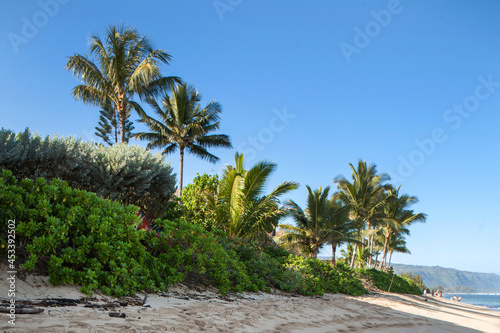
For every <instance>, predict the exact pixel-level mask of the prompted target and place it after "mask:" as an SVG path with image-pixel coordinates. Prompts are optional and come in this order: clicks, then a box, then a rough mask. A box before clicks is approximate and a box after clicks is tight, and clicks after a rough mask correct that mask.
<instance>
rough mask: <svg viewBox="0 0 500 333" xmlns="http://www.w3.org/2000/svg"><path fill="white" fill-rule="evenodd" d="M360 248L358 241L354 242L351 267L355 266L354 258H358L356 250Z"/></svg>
mask: <svg viewBox="0 0 500 333" xmlns="http://www.w3.org/2000/svg"><path fill="white" fill-rule="evenodd" d="M357 250H358V243H355V244H354V248H353V250H352V258H351V264H350V265H349V266H350V267H353V266H354V258H356V251H357Z"/></svg>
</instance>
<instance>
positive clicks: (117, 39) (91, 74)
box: [66, 25, 180, 142]
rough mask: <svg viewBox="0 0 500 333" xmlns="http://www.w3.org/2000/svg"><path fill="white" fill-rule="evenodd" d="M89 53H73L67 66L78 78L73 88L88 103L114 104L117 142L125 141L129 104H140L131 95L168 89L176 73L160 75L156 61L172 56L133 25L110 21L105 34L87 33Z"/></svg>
mask: <svg viewBox="0 0 500 333" xmlns="http://www.w3.org/2000/svg"><path fill="white" fill-rule="evenodd" d="M90 56H91V57H92V56H93V58H94V59H92V58H89V57H87V56H84V55H81V54H74V55H73V56H71V57H69V59H68V62H67V64H66V69H67V70H70V71H71V72H72V73H73V75H75V76H76V77H77V78H78V79H80V80H81V82H82V84H80V85H78V86H76V87H75V88H73V91H72V94H73V96H74V97H75V99H77V100H81V101H82V102H83V103H85V104H87V105H91V106H98V107H102V106H103V105H105V103H106V102H108V101H110V102H111V103H112V104H113V105H114V106H115V108H116V112H117V114H118V119H119V123H120V128H121V131H120V142H125V141H126V129H125V128H126V121H127V109H128V106H129V104H131V105H132V106H133V107H134V108H139V107H140V106H139V104H137V103H136V102H134V101H133V100H132V98H133V97H134V96H135V95H138V96H139V97H140V98H145V97H152V96H156V95H157V94H158V93H160V92H161V91H164V90H165V89H168V88H169V87H170V86H172V85H173V84H174V83H176V82H180V79H179V78H178V77H174V76H169V77H162V75H161V73H160V69H159V67H158V66H159V64H161V63H164V64H168V63H169V61H170V60H171V56H170V55H169V54H168V53H167V52H165V51H164V50H155V49H153V47H152V45H151V42H150V40H149V38H148V37H147V36H145V37H141V36H140V35H139V33H138V32H137V30H136V29H134V28H126V27H125V26H123V25H121V26H118V27H116V26H114V25H110V26H109V27H108V28H107V30H106V37H105V38H104V40H103V39H101V37H100V36H99V35H97V34H93V35H91V37H90Z"/></svg>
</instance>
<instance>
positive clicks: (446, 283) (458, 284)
mask: <svg viewBox="0 0 500 333" xmlns="http://www.w3.org/2000/svg"><path fill="white" fill-rule="evenodd" d="M391 266H392V267H394V273H396V274H398V275H400V274H402V273H405V272H410V273H411V274H419V275H420V276H421V277H422V280H423V281H424V284H425V285H426V286H427V287H428V288H431V289H432V288H436V287H438V286H439V287H441V289H442V290H443V291H444V292H457V293H458V292H463V293H473V292H483V293H498V292H500V275H498V274H494V273H477V272H468V271H459V270H457V269H454V268H444V267H440V266H415V265H402V264H392V265H391Z"/></svg>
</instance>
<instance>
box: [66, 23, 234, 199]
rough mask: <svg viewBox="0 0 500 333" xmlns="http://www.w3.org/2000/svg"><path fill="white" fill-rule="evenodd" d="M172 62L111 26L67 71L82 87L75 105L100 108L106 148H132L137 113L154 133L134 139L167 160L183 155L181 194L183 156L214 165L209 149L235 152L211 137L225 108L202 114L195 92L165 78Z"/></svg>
mask: <svg viewBox="0 0 500 333" xmlns="http://www.w3.org/2000/svg"><path fill="white" fill-rule="evenodd" d="M171 58H172V57H171V55H170V54H168V53H167V52H166V51H164V50H156V49H154V48H153V47H152V44H151V42H150V39H149V37H147V36H141V35H140V34H139V33H138V32H137V30H136V29H134V28H126V27H125V26H123V25H121V26H118V27H117V26H113V25H111V26H109V27H108V29H107V30H106V37H105V39H104V40H103V39H101V37H100V36H99V35H96V34H94V35H91V37H90V57H87V56H85V55H81V54H74V55H73V56H71V57H69V59H68V62H67V64H66V69H68V70H71V71H72V73H73V75H75V76H76V77H77V78H78V79H80V80H81V82H82V84H80V85H77V86H76V87H75V88H74V89H73V91H72V93H73V96H74V97H75V99H77V100H81V101H82V102H83V103H85V104H87V105H90V106H97V107H100V108H102V111H101V117H100V123H99V126H98V127H96V130H97V132H96V134H97V135H98V136H99V137H101V138H102V139H103V140H104V141H105V142H106V143H108V144H110V145H111V144H115V143H118V142H120V143H128V141H129V139H130V138H131V137H132V133H131V131H132V130H133V126H132V122H131V121H130V120H129V117H130V114H131V110H132V109H133V110H135V111H137V113H138V114H139V116H140V117H141V120H140V121H141V122H143V123H145V124H146V125H147V126H148V128H149V130H150V131H149V132H144V133H136V134H134V135H133V136H134V137H135V138H137V139H141V140H148V141H150V143H149V145H148V147H150V148H160V149H162V152H163V153H164V154H168V153H172V152H174V151H175V150H176V149H179V150H180V166H179V169H180V170H179V187H178V193H180V191H181V190H182V177H183V176H182V174H183V162H184V152H185V151H186V150H187V151H188V152H190V153H192V154H194V155H196V156H198V157H201V158H203V159H206V160H208V161H210V162H213V163H215V162H216V161H218V158H217V157H216V156H214V155H213V154H211V153H209V152H208V150H207V149H208V148H212V147H231V142H230V140H229V137H228V136H227V135H209V134H208V133H211V132H213V131H215V130H217V129H218V128H219V114H220V112H221V107H220V105H219V104H218V103H217V102H213V101H212V102H210V103H209V104H208V105H207V106H206V107H204V108H203V107H201V106H200V101H201V96H200V94H199V93H198V92H197V91H196V90H195V89H194V88H193V87H191V86H189V85H187V84H185V83H182V80H181V79H180V78H179V77H176V76H162V74H161V71H160V68H159V65H160V64H166V65H168V64H169V62H170V60H171ZM169 93H170V95H169ZM135 97H138V98H139V99H140V100H143V101H146V102H147V103H148V104H149V105H150V106H151V107H152V108H153V110H154V111H155V112H156V113H157V115H158V116H159V119H158V120H157V119H154V118H152V117H150V116H148V115H147V114H146V112H145V111H144V110H143V108H142V107H141V105H140V104H139V103H138V102H137V101H135V100H134V98H135ZM156 98H160V100H161V102H160V104H158V102H157V101H156ZM160 105H161V106H160ZM118 132H119V137H120V139H119V140H118Z"/></svg>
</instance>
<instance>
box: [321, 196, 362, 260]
mask: <svg viewBox="0 0 500 333" xmlns="http://www.w3.org/2000/svg"><path fill="white" fill-rule="evenodd" d="M335 198H336V196H335V195H333V196H332V198H331V199H330V205H331V210H332V213H333V214H332V218H331V219H330V220H329V221H328V223H327V224H326V231H327V233H328V235H327V240H328V241H327V243H328V244H330V245H331V247H332V263H333V264H334V265H335V254H336V250H337V247H339V246H341V245H342V244H344V243H354V242H357V240H356V238H355V237H356V234H355V233H356V227H357V226H356V223H354V222H353V221H351V220H350V219H349V210H348V207H347V206H344V205H343V204H342V202H340V201H338V200H336V199H335Z"/></svg>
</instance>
